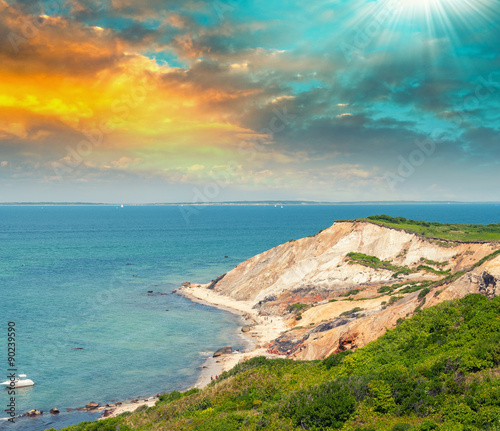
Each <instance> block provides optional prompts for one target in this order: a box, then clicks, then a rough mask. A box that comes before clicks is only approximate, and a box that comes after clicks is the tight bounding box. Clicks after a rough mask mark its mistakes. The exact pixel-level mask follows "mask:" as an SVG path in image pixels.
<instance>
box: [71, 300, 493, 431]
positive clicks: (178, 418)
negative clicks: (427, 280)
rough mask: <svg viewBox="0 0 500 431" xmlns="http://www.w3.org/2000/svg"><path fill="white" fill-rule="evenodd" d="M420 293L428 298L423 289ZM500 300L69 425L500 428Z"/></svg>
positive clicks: (380, 430) (465, 304) (243, 368)
mask: <svg viewBox="0 0 500 431" xmlns="http://www.w3.org/2000/svg"><path fill="white" fill-rule="evenodd" d="M424 292H425V290H424V291H422V297H423V293H424ZM499 365H500V298H494V299H493V300H491V301H490V300H488V299H487V298H485V297H483V296H481V295H477V294H474V295H469V296H467V297H465V298H462V299H460V300H455V301H450V302H444V303H441V304H439V305H437V306H436V307H431V308H428V309H424V310H422V311H420V312H419V313H418V314H416V315H414V316H413V317H412V318H411V319H407V320H405V321H402V322H400V323H399V324H398V326H397V327H396V328H395V329H393V330H390V331H388V332H387V333H386V334H385V335H384V336H382V337H380V338H379V339H377V340H376V341H374V342H372V343H370V344H368V345H367V346H365V347H363V348H361V349H358V350H356V351H355V352H354V353H352V352H350V351H346V352H341V353H340V354H337V355H333V356H330V357H328V358H326V359H325V360H323V361H311V362H306V361H292V360H288V359H274V360H269V359H265V358H263V357H258V358H253V359H251V360H249V361H247V362H244V363H241V364H238V365H237V366H236V367H234V368H233V369H232V370H230V371H228V372H224V373H222V374H221V375H220V376H219V379H218V380H217V381H216V382H212V383H211V384H210V385H209V386H208V387H206V388H205V389H203V390H196V389H195V390H191V391H188V392H185V393H183V394H181V393H179V392H174V393H171V394H166V395H163V396H162V397H161V400H160V401H159V402H158V403H157V406H156V407H154V408H150V409H147V410H146V411H141V412H137V413H133V414H128V415H122V416H119V417H118V418H114V419H107V420H104V421H100V422H87V423H82V424H79V425H75V426H72V427H68V428H66V430H67V431H91V430H96V431H101V430H104V431H107V430H109V431H116V430H118V431H126V430H144V431H149V430H168V431H177V430H199V431H224V430H228V431H233V430H241V431H243V430H248V431H257V430H291V431H299V430H304V429H306V430H307V429H308V430H317V431H318V430H325V431H326V430H336V429H342V430H344V431H368V430H375V431H386V430H388V431H397V430H411V431H428V430H438V431H455V430H456V431H476V430H478V431H479V430H487V431H490V430H491V431H493V430H499V429H500V379H499V378H498V377H497V374H495V373H490V372H489V371H488V370H491V369H497V367H499Z"/></svg>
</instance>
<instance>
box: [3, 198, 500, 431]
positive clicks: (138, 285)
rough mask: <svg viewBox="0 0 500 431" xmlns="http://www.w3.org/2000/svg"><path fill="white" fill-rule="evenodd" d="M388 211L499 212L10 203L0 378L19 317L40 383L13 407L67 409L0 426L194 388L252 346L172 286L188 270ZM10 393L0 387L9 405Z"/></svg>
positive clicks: (224, 318)
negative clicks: (218, 363)
mask: <svg viewBox="0 0 500 431" xmlns="http://www.w3.org/2000/svg"><path fill="white" fill-rule="evenodd" d="M381 213H385V214H390V215H401V216H404V217H408V218H414V219H426V220H429V221H441V222H462V223H491V222H499V221H500V206H499V205H387V206H381V205H347V206H285V207H284V208H280V207H276V208H275V207H274V206H209V207H198V208H196V209H192V208H186V207H175V206H151V207H128V206H125V207H124V208H120V207H113V206H107V207H92V206H88V207H0V328H2V330H0V334H4V335H3V336H0V352H1V354H0V379H1V380H5V379H4V378H3V377H2V376H3V375H4V374H5V375H6V374H7V368H8V364H7V347H6V333H7V323H8V322H10V321H13V322H15V323H16V330H17V331H16V335H17V337H16V348H17V350H16V361H17V365H18V366H17V369H18V371H19V372H25V373H27V374H28V377H30V378H32V379H33V380H34V381H35V386H34V387H32V388H26V389H19V390H18V391H17V393H16V408H17V412H18V413H22V412H25V411H27V410H29V409H31V408H37V409H41V410H44V411H48V410H49V409H50V408H52V407H58V408H59V409H60V410H61V411H62V412H63V413H62V414H61V415H60V416H59V417H57V418H52V417H50V415H44V416H43V417H42V418H36V419H19V420H18V421H17V423H16V424H10V423H6V422H5V421H0V428H1V429H4V428H5V429H13V430H14V429H15V430H24V429H26V430H33V431H36V430H42V429H45V428H46V427H50V426H55V427H56V428H61V427H62V426H65V425H69V424H72V423H76V422H79V421H81V420H84V419H88V418H91V417H92V416H91V415H88V414H85V413H75V412H67V411H66V409H68V408H77V407H81V406H83V405H85V404H86V403H88V402H89V401H96V402H99V403H106V402H113V401H117V400H124V399H130V398H136V397H144V396H148V395H152V394H156V393H158V392H165V391H172V390H176V389H184V388H187V387H189V386H190V385H192V384H193V383H194V382H195V381H196V379H197V376H198V373H199V367H200V366H201V365H202V363H203V360H204V359H205V358H206V357H207V356H208V355H210V353H211V352H213V351H214V350H215V349H217V348H219V347H221V346H223V345H227V344H232V345H236V346H238V347H242V343H243V341H242V339H241V337H239V336H238V335H237V334H238V326H239V324H240V322H239V319H238V317H237V316H235V315H232V314H230V313H226V312H222V311H220V310H216V309H213V308H210V307H206V306H203V305H199V304H195V303H192V302H190V301H188V300H186V299H185V298H182V297H179V296H178V295H175V294H171V291H172V290H173V289H175V288H176V287H178V286H179V285H180V283H182V282H183V281H185V280H190V281H193V282H194V281H196V282H202V283H204V282H208V281H210V280H211V279H213V278H215V277H216V276H218V275H220V274H222V273H224V272H226V271H228V270H230V269H231V268H233V267H234V266H236V265H237V264H238V263H239V262H241V261H243V260H245V259H247V258H249V257H251V256H253V255H255V254H257V253H260V252H262V251H264V250H267V249H269V248H271V247H273V246H275V245H278V244H281V243H283V242H286V241H288V240H289V239H291V238H300V237H303V236H307V235H311V234H315V233H316V232H317V231H319V230H320V229H324V228H326V227H328V226H330V225H331V224H332V223H333V222H334V221H335V220H336V219H343V218H353V217H362V216H367V215H372V214H381ZM225 256H227V258H226V257H225ZM134 275H135V277H134ZM150 290H152V291H153V294H148V291H150ZM160 293H166V295H161V294H160ZM167 310H168V311H167ZM76 348H81V349H78V350H75V349H76ZM8 398H9V397H8V395H7V391H5V390H2V391H0V405H2V406H6V405H7V403H8ZM4 408H6V407H2V409H1V410H2V412H1V413H0V417H4V418H5V417H6V415H5V413H4V412H3V409H4Z"/></svg>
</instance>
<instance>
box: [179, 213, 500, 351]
mask: <svg viewBox="0 0 500 431" xmlns="http://www.w3.org/2000/svg"><path fill="white" fill-rule="evenodd" d="M498 249H500V244H498V243H496V242H459V241H448V240H441V239H432V238H426V237H423V236H419V235H417V234H414V233H411V232H407V231H403V230H398V229H394V228H389V227H385V226H381V225H379V224H375V223H371V222H367V221H346V222H337V223H335V224H334V225H333V226H331V227H330V228H328V229H325V230H323V231H321V232H319V233H318V234H317V235H315V236H311V237H307V238H302V239H298V240H291V241H289V242H287V243H285V244H282V245H279V246H277V247H274V248H272V249H270V250H268V251H265V252H264V253H261V254H258V255H256V256H254V257H252V258H250V259H248V260H246V261H245V262H242V263H241V264H239V265H238V266H237V267H236V268H234V269H233V270H231V271H229V272H227V273H226V274H224V275H221V276H220V277H218V278H217V279H215V280H214V281H212V282H211V283H209V284H207V285H205V286H202V287H203V288H204V289H207V292H208V291H211V293H214V294H217V296H223V297H227V298H228V299H230V300H231V301H232V302H233V303H240V304H241V305H242V307H240V309H243V308H244V309H246V310H252V311H253V312H254V313H255V315H256V316H261V317H262V316H276V317H280V318H282V319H284V321H285V323H286V326H287V327H288V330H287V331H286V332H284V333H282V334H281V335H280V336H278V337H277V338H275V339H274V340H272V341H271V342H270V343H269V344H268V345H267V346H266V348H267V351H268V352H269V353H274V354H280V355H286V356H287V357H291V358H297V359H309V360H310V359H322V358H324V357H326V356H328V355H330V354H332V353H336V352H339V351H342V350H346V349H356V348H357V347H362V346H364V345H365V344H367V343H369V342H370V341H372V340H374V339H376V338H378V337H379V336H381V335H383V334H384V333H385V332H386V330H387V329H390V328H392V327H394V326H396V325H397V324H398V322H400V321H401V319H404V318H406V317H409V316H411V315H412V314H413V313H415V312H417V311H418V310H419V309H421V308H423V307H428V306H431V305H436V304H437V303H439V302H442V301H444V300H448V299H452V298H459V297H463V296H465V295H467V294H469V293H482V294H484V295H486V296H488V297H489V298H492V297H494V296H497V295H498V294H499V291H500V257H499V256H496V257H495V255H494V252H495V251H497V250H498ZM492 255H493V256H492ZM187 290H188V289H187ZM243 305H244V307H243Z"/></svg>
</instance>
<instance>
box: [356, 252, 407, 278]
mask: <svg viewBox="0 0 500 431" xmlns="http://www.w3.org/2000/svg"><path fill="white" fill-rule="evenodd" d="M346 257H347V259H348V261H349V263H350V264H354V263H357V264H360V265H363V266H368V267H370V268H374V269H386V270H388V271H394V274H393V277H394V278H396V277H397V276H398V275H399V274H405V275H408V274H411V273H412V272H414V271H413V270H411V269H410V268H408V267H407V266H397V265H393V264H392V263H391V262H389V261H388V260H380V259H379V258H378V257H376V256H370V255H367V254H363V253H356V252H351V253H347V255H346Z"/></svg>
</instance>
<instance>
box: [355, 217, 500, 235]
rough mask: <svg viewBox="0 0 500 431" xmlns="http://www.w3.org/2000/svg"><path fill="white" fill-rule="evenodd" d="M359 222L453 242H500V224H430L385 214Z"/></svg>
mask: <svg viewBox="0 0 500 431" xmlns="http://www.w3.org/2000/svg"><path fill="white" fill-rule="evenodd" d="M358 221H369V222H371V223H376V224H379V225H382V226H388V227H393V228H397V229H404V230H406V231H408V232H414V233H416V234H418V235H422V236H425V237H429V238H440V239H445V240H451V241H500V223H492V224H488V225H477V224H450V223H430V222H426V221H417V220H407V219H405V218H404V217H391V216H388V215H385V214H382V215H376V216H370V217H367V218H364V219H358Z"/></svg>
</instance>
